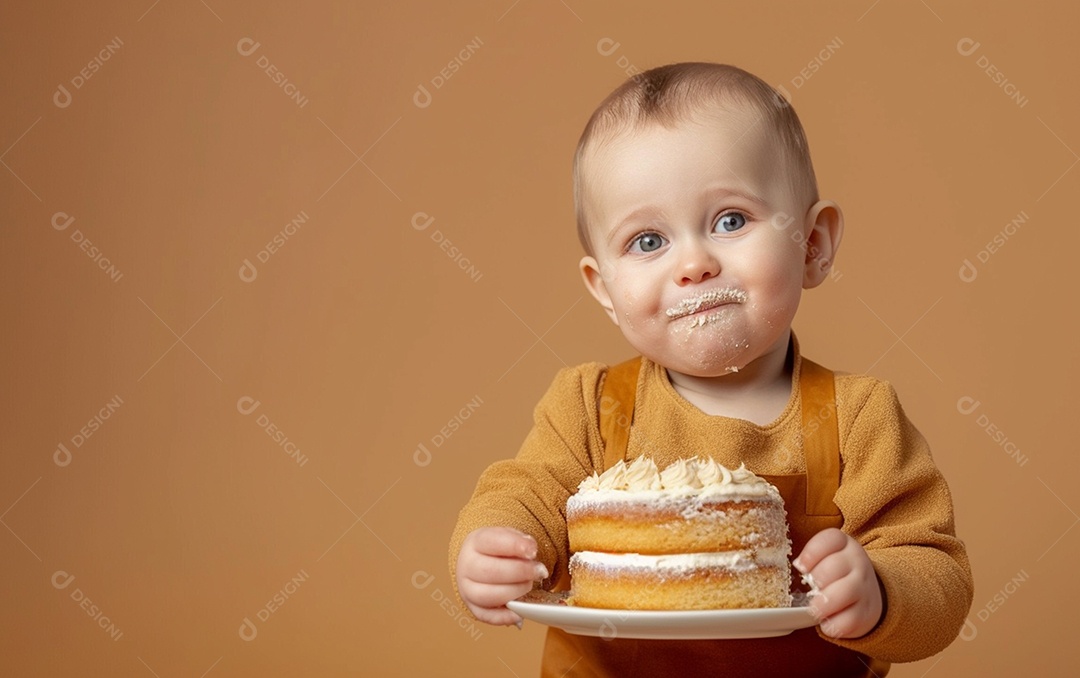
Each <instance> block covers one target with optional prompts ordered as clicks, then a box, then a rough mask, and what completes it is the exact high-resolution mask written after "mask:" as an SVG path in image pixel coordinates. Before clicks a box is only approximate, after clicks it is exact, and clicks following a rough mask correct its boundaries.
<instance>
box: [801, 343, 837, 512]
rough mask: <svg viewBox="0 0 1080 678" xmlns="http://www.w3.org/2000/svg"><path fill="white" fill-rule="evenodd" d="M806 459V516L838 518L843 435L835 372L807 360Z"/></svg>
mask: <svg viewBox="0 0 1080 678" xmlns="http://www.w3.org/2000/svg"><path fill="white" fill-rule="evenodd" d="M801 372H802V373H801V374H800V375H799V394H800V396H801V397H802V434H803V435H802V439H803V455H804V456H805V457H806V515H808V516H838V515H840V509H839V508H837V506H836V504H835V503H834V502H833V497H835V496H836V491H837V490H839V489H840V433H839V427H838V425H837V423H836V382H835V378H834V375H833V373H832V371H831V370H828V369H826V368H824V367H822V366H821V365H818V364H817V363H815V362H811V361H809V360H806V359H805V358H803V360H802V366H801Z"/></svg>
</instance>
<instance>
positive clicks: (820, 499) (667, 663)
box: [541, 357, 889, 678]
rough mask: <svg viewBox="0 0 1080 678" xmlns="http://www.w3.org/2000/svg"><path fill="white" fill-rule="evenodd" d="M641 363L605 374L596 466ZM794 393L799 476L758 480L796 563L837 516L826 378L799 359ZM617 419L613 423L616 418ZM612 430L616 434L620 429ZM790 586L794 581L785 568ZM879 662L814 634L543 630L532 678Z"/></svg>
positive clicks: (615, 439)
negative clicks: (784, 526) (784, 527)
mask: <svg viewBox="0 0 1080 678" xmlns="http://www.w3.org/2000/svg"><path fill="white" fill-rule="evenodd" d="M640 366H641V358H640V357H639V358H634V359H633V360H629V361H627V362H625V363H621V364H619V365H616V366H614V367H612V368H610V369H609V370H608V374H607V378H606V379H605V381H604V388H603V394H602V397H601V407H600V412H601V414H600V432H601V435H602V437H603V438H604V441H605V447H604V465H605V468H609V467H611V466H612V465H613V464H615V463H616V462H618V460H620V459H623V458H625V455H626V446H627V441H628V440H629V437H630V426H628V425H626V422H631V424H632V421H633V413H634V398H635V395H636V391H637V383H638V373H639V371H640ZM801 372H802V374H801V375H800V376H799V389H800V395H801V399H802V422H803V426H802V430H803V451H804V454H805V456H806V473H805V474H802V473H800V474H795V475H784V476H762V477H763V478H765V479H766V480H768V481H769V482H771V483H772V484H773V485H775V486H776V487H777V489H779V490H780V494H781V496H783V498H784V505H785V508H786V509H787V514H788V522H789V525H790V528H791V532H790V535H791V548H792V554H793V555H798V554H799V553H801V552H802V549H803V546H805V545H806V542H807V541H808V540H809V539H810V537H812V536H813V535H815V534H817V533H818V532H820V531H821V530H824V529H826V528H829V527H840V526H841V525H842V524H843V516H841V515H840V510H839V509H838V508H837V507H836V504H834V503H833V496H834V495H835V494H836V490H837V489H838V488H839V487H840V443H839V433H838V429H837V425H836V397H835V386H834V383H835V382H834V379H833V373H832V372H831V371H829V370H827V369H825V368H824V367H821V366H820V365H817V364H816V363H812V362H810V361H809V360H805V359H804V360H803V361H802V365H801ZM620 415H622V416H620ZM619 422H622V424H623V425H620V424H619ZM792 581H793V588H794V586H795V584H794V582H799V581H800V575H799V573H798V572H796V571H795V570H794V569H792ZM558 582H559V583H558V584H557V585H556V587H555V589H556V590H560V589H562V590H565V589H566V588H568V585H569V575H568V574H567V573H566V572H565V570H563V571H562V572H560V573H559V574H558ZM888 670H889V665H888V664H887V663H884V662H881V661H877V660H873V659H871V658H869V657H867V656H866V655H863V654H861V653H858V652H854V651H852V650H848V649H846V648H842V647H840V646H839V645H834V644H833V643H830V642H828V641H826V640H824V639H823V638H821V637H820V636H819V635H818V633H817V629H816V628H807V629H801V630H798V631H794V632H792V633H791V634H789V635H786V636H780V637H776V638H756V639H748V640H635V639H625V638H624V639H620V638H615V639H610V640H607V639H603V638H594V637H592V636H579V635H573V634H570V633H566V632H565V631H562V630H560V629H557V628H554V627H552V628H549V629H548V634H547V641H546V643H545V645H544V657H543V662H542V665H541V676H542V678H562V677H563V676H572V677H584V676H596V677H600V676H604V677H607V676H636V675H640V676H650V677H653V676H657V677H663V676H680V677H682V676H692V675H717V676H724V677H725V678H729V677H730V678H735V677H737V676H774V675H783V676H829V677H830V678H839V677H843V676H860V677H868V676H872V675H876V676H884V675H885V674H886V673H887V672H888Z"/></svg>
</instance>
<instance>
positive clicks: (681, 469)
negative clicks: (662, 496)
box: [660, 459, 701, 490]
mask: <svg viewBox="0 0 1080 678" xmlns="http://www.w3.org/2000/svg"><path fill="white" fill-rule="evenodd" d="M660 482H661V484H662V485H663V486H664V489H665V490H673V489H676V488H684V487H689V488H693V489H695V490H697V489H701V481H700V480H698V472H697V464H696V463H695V462H694V460H693V459H680V460H678V461H676V462H674V463H673V464H671V466H668V467H667V468H666V469H664V470H663V471H661V472H660Z"/></svg>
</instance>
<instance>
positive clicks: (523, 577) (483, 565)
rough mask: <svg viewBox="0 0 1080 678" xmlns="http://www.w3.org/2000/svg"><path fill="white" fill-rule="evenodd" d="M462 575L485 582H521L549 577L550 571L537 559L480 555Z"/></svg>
mask: <svg viewBox="0 0 1080 678" xmlns="http://www.w3.org/2000/svg"><path fill="white" fill-rule="evenodd" d="M462 576H463V577H464V578H466V579H470V580H472V581H475V582H479V583H483V584H521V583H531V582H534V581H540V580H542V579H547V578H548V576H549V573H548V570H547V567H545V566H544V564H543V563H540V562H537V561H535V560H526V559H524V558H509V557H500V556H485V555H478V556H477V557H476V559H475V560H474V561H473V562H470V563H469V564H468V566H467V567H466V568H465V571H464V572H462Z"/></svg>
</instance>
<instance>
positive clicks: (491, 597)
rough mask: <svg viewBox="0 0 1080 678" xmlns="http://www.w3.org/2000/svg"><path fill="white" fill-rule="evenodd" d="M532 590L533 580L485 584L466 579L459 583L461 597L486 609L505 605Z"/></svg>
mask: <svg viewBox="0 0 1080 678" xmlns="http://www.w3.org/2000/svg"><path fill="white" fill-rule="evenodd" d="M531 590H532V582H524V583H520V584H484V583H481V582H475V581H471V580H468V579H464V580H462V581H461V583H460V584H459V585H458V593H460V594H461V599H462V600H464V601H465V602H466V603H468V604H469V605H471V606H474V607H478V608H485V609H496V608H502V607H505V606H506V604H507V603H508V602H510V601H511V600H515V599H517V598H520V597H521V596H523V595H525V594H526V593H528V592H529V591H531Z"/></svg>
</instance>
